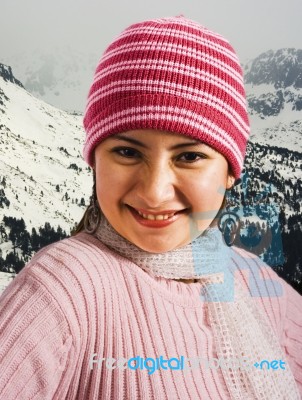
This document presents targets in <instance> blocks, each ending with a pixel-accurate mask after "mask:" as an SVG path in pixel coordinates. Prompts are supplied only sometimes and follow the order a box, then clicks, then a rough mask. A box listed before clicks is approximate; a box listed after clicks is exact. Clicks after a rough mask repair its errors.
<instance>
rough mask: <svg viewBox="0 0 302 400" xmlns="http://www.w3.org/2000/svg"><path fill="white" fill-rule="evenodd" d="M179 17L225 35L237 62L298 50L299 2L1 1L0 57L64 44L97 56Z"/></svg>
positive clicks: (301, 31)
mask: <svg viewBox="0 0 302 400" xmlns="http://www.w3.org/2000/svg"><path fill="white" fill-rule="evenodd" d="M179 14H184V15H185V16H186V17H188V18H191V19H194V20H196V21H198V22H200V23H201V24H202V25H205V26H206V27H208V28H210V29H212V30H215V31H216V32H219V33H221V34H222V35H224V36H225V37H227V38H228V39H229V41H230V42H231V43H232V45H233V46H234V47H235V49H236V50H237V52H238V54H239V57H240V59H241V61H242V62H245V61H247V60H248V59H251V58H254V57H256V56H257V55H259V54H260V53H261V52H263V51H266V50H269V49H277V48H281V47H296V48H302V23H301V16H302V1H301V0H286V1H285V0H152V1H142V0H112V1H110V0H106V1H104V0H47V1H46V0H44V1H43V0H1V6H0V50H1V53H0V54H2V57H5V56H6V55H8V54H9V55H11V54H15V53H18V52H20V51H22V50H24V49H34V48H36V47H39V46H52V45H60V44H64V45H65V44H68V45H70V46H71V47H74V48H76V49H79V50H81V51H82V50H83V49H86V50H88V51H90V52H93V53H97V54H99V55H101V53H102V52H103V50H104V49H105V47H106V46H107V45H108V44H109V42H110V41H111V40H112V39H113V38H114V37H115V36H116V35H117V34H118V33H119V32H120V31H121V30H123V29H124V28H125V27H127V26H128V25H129V24H131V23H134V22H138V21H141V20H145V19H150V18H157V17H165V16H173V15H179ZM0 62H1V59H0Z"/></svg>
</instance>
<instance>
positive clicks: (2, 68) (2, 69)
mask: <svg viewBox="0 0 302 400" xmlns="http://www.w3.org/2000/svg"><path fill="white" fill-rule="evenodd" d="M0 77H2V78H3V79H4V80H5V81H6V82H11V83H14V84H15V85H18V86H20V87H22V88H23V85H22V83H21V82H20V81H19V80H18V79H16V78H15V77H14V74H13V71H12V68H11V67H10V66H8V65H5V64H1V63H0Z"/></svg>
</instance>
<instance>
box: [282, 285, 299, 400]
mask: <svg viewBox="0 0 302 400" xmlns="http://www.w3.org/2000/svg"><path fill="white" fill-rule="evenodd" d="M284 285H285V293H286V314H285V322H284V332H283V346H284V349H285V354H286V357H287V359H288V363H289V365H290V368H291V370H292V372H293V375H294V377H295V380H296V382H297V385H298V388H299V391H300V393H301V395H302V296H300V295H299V293H298V292H296V291H295V290H294V289H293V288H292V287H291V286H290V285H289V284H287V283H286V282H284Z"/></svg>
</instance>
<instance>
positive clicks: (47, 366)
mask: <svg viewBox="0 0 302 400" xmlns="http://www.w3.org/2000/svg"><path fill="white" fill-rule="evenodd" d="M72 349H73V339H72V335H71V332H70V329H69V325H68V321H67V320H66V317H65V316H64V313H63V311H62V309H61V307H60V304H58V302H57V300H56V299H55V298H54V296H53V295H52V294H51V293H50V291H49V290H48V289H46V287H45V286H44V285H43V283H42V282H41V280H40V279H37V277H36V276H35V275H34V274H32V273H31V270H30V269H29V268H24V270H22V271H21V272H20V273H19V275H18V276H17V277H16V278H15V279H14V281H13V282H12V283H11V284H10V285H9V286H8V287H7V288H6V289H5V291H4V292H3V293H2V296H1V297H0V365H1V370H0V398H1V399H6V400H13V399H14V400H15V399H22V400H27V399H35V400H37V399H41V400H42V399H43V400H47V399H63V398H65V396H66V393H67V391H68V387H69V384H70V381H71V369H70V368H68V366H69V364H70V363H71V362H72V353H73V351H72Z"/></svg>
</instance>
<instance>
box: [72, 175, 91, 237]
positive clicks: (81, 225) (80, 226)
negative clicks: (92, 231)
mask: <svg viewBox="0 0 302 400" xmlns="http://www.w3.org/2000/svg"><path fill="white" fill-rule="evenodd" d="M92 174H93V186H92V194H91V196H90V202H89V205H88V207H87V208H86V210H85V212H84V215H83V217H82V218H81V220H80V222H79V223H78V225H77V226H76V227H75V228H74V229H73V230H72V231H71V233H70V236H75V235H77V234H78V233H80V232H82V231H83V230H84V229H85V221H86V220H87V217H88V210H89V208H90V207H91V206H92V205H93V204H96V201H97V195H96V176H95V170H94V169H93V170H92Z"/></svg>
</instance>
